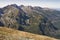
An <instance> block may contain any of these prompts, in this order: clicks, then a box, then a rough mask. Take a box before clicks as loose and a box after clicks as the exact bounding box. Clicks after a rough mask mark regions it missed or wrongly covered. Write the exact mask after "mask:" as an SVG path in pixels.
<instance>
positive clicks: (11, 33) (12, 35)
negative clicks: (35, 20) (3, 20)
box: [0, 27, 58, 40]
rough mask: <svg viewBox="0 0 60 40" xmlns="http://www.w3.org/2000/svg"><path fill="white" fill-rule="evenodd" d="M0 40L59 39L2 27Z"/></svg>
mask: <svg viewBox="0 0 60 40" xmlns="http://www.w3.org/2000/svg"><path fill="white" fill-rule="evenodd" d="M0 40H58V39H54V38H51V37H47V36H42V35H35V34H32V33H27V32H22V31H18V30H13V29H10V28H6V27H0Z"/></svg>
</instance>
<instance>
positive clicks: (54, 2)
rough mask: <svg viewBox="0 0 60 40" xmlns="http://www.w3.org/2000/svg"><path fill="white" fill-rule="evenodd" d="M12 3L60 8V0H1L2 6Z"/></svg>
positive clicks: (0, 5) (0, 4)
mask: <svg viewBox="0 0 60 40" xmlns="http://www.w3.org/2000/svg"><path fill="white" fill-rule="evenodd" d="M11 4H17V5H25V6H28V5H29V6H30V5H31V6H40V7H46V8H60V0H0V8H1V7H4V6H7V5H11Z"/></svg>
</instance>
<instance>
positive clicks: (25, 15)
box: [0, 4, 60, 38]
mask: <svg viewBox="0 0 60 40" xmlns="http://www.w3.org/2000/svg"><path fill="white" fill-rule="evenodd" d="M2 12H3V13H2ZM2 12H1V14H2V15H1V17H0V26H6V27H8V28H12V29H17V30H22V31H26V32H30V33H34V34H42V35H46V36H51V37H55V38H60V31H59V30H60V27H59V26H60V25H59V24H60V21H59V20H60V11H57V10H52V9H49V8H42V7H32V6H24V5H21V6H17V5H16V4H12V5H8V6H6V7H4V8H2Z"/></svg>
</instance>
